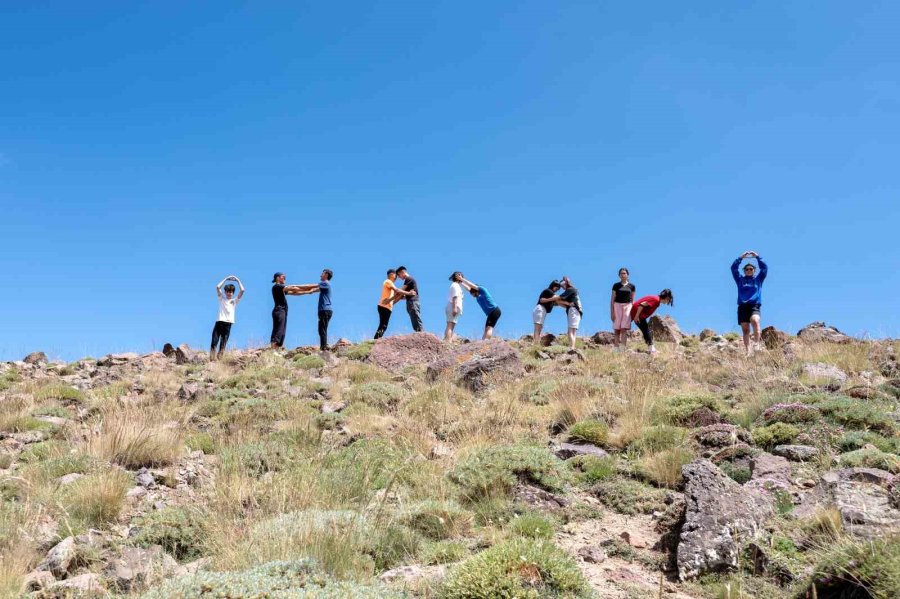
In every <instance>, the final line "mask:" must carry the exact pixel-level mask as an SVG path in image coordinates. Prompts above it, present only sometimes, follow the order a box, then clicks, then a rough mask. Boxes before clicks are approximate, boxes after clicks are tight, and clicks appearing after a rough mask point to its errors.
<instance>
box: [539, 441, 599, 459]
mask: <svg viewBox="0 0 900 599" xmlns="http://www.w3.org/2000/svg"><path fill="white" fill-rule="evenodd" d="M552 451H553V454H554V455H555V456H556V457H558V458H559V459H561V460H568V459H569V458H573V457H575V456H579V455H590V456H595V457H598V458H605V457H607V456H608V455H609V453H607V452H606V451H605V450H603V449H601V448H600V447H597V446H596V445H592V444H591V443H559V444H558V445H554V446H553V448H552Z"/></svg>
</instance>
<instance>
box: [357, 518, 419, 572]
mask: <svg viewBox="0 0 900 599" xmlns="http://www.w3.org/2000/svg"><path fill="white" fill-rule="evenodd" d="M366 540H367V541H368V542H367V543H366V544H365V546H364V548H363V551H364V552H365V553H367V554H368V555H370V556H371V557H372V560H373V561H374V562H375V570H376V571H382V570H388V569H390V568H393V567H394V566H397V565H399V564H402V563H405V562H408V561H411V560H414V559H415V557H416V555H417V554H418V552H419V548H420V547H421V545H422V536H421V535H420V534H419V533H417V532H416V531H414V530H412V529H410V528H407V527H406V526H403V525H399V524H394V523H388V524H386V525H383V526H379V527H377V528H376V529H375V531H374V533H373V534H371V535H370V536H369V537H368V538H367V539H366Z"/></svg>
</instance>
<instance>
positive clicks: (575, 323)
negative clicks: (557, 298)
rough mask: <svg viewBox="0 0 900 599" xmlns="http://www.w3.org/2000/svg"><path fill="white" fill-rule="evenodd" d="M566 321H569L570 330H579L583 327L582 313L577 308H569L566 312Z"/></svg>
mask: <svg viewBox="0 0 900 599" xmlns="http://www.w3.org/2000/svg"><path fill="white" fill-rule="evenodd" d="M566 319H567V320H568V321H569V328H570V329H575V330H576V331H577V330H578V327H579V326H581V312H579V311H578V309H577V308H569V309H568V310H566Z"/></svg>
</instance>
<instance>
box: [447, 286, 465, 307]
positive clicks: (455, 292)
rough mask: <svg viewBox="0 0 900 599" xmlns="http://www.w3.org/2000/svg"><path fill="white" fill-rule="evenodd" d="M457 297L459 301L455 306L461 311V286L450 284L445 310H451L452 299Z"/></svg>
mask: <svg viewBox="0 0 900 599" xmlns="http://www.w3.org/2000/svg"><path fill="white" fill-rule="evenodd" d="M454 297H458V298H459V301H458V302H457V304H458V305H459V309H460V310H462V306H463V289H462V285H460V284H459V283H451V285H450V295H448V296H447V309H448V310H452V309H453V298H454Z"/></svg>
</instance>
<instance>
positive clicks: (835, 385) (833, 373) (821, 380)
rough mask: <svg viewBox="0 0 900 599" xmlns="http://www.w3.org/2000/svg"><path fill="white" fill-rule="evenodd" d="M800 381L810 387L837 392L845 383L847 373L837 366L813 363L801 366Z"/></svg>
mask: <svg viewBox="0 0 900 599" xmlns="http://www.w3.org/2000/svg"><path fill="white" fill-rule="evenodd" d="M802 380H803V382H804V383H806V384H808V385H810V386H811V387H819V388H822V389H827V390H829V391H837V390H838V389H840V388H841V387H842V386H843V385H844V383H846V382H847V373H846V372H844V371H843V370H841V369H840V368H838V367H837V366H832V365H831V364H824V363H822V362H814V363H809V364H804V365H803V368H802Z"/></svg>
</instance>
